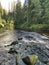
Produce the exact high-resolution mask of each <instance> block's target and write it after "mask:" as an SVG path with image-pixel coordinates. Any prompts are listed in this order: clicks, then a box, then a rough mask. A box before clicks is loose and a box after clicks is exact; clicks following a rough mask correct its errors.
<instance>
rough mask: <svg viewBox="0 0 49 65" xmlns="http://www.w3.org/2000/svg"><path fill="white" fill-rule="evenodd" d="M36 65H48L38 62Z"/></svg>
mask: <svg viewBox="0 0 49 65" xmlns="http://www.w3.org/2000/svg"><path fill="white" fill-rule="evenodd" d="M35 65H46V64H44V63H42V62H41V61H39V60H38V61H37V63H36V64H35Z"/></svg>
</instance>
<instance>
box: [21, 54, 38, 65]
mask: <svg viewBox="0 0 49 65" xmlns="http://www.w3.org/2000/svg"><path fill="white" fill-rule="evenodd" d="M22 60H23V62H24V63H25V64H26V65H35V64H36V62H37V60H38V56H37V55H29V56H26V57H24V58H23V59H22Z"/></svg>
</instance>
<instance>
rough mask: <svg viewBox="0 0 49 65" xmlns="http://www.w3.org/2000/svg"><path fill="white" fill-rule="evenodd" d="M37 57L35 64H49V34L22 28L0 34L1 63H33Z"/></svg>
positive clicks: (11, 64)
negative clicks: (22, 29)
mask: <svg viewBox="0 0 49 65" xmlns="http://www.w3.org/2000/svg"><path fill="white" fill-rule="evenodd" d="M31 57H32V58H31ZM36 57H38V59H37V61H36V62H35V65H49V36H47V35H41V34H39V33H36V32H27V31H21V30H17V31H16V30H14V31H6V32H5V33H3V34H0V65H28V62H30V63H31V64H30V65H33V64H32V62H34V61H33V60H34V58H36ZM28 59H29V60H31V61H32V62H31V61H29V60H28ZM32 59H33V60H32ZM25 60H26V62H25ZM16 63H17V64H16Z"/></svg>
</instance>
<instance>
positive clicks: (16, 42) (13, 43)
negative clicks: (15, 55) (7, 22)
mask: <svg viewBox="0 0 49 65" xmlns="http://www.w3.org/2000/svg"><path fill="white" fill-rule="evenodd" d="M16 44H18V41H14V42H12V43H11V44H10V45H16Z"/></svg>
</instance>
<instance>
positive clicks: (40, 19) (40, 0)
mask: <svg viewBox="0 0 49 65" xmlns="http://www.w3.org/2000/svg"><path fill="white" fill-rule="evenodd" d="M12 8H13V10H12V11H11V12H10V11H9V12H8V13H7V12H6V10H4V9H2V6H1V4H0V28H1V27H4V26H5V28H7V29H8V28H9V29H10V28H14V29H16V28H20V29H31V30H45V29H46V30H47V29H49V0H25V2H24V5H23V6H22V5H21V1H20V0H17V3H16V4H15V2H13V7H12ZM1 23H2V24H1Z"/></svg>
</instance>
